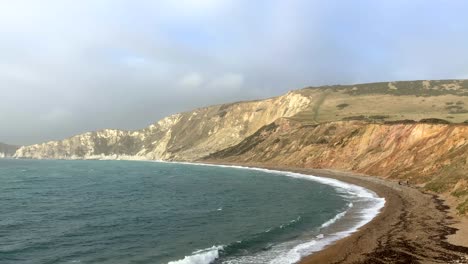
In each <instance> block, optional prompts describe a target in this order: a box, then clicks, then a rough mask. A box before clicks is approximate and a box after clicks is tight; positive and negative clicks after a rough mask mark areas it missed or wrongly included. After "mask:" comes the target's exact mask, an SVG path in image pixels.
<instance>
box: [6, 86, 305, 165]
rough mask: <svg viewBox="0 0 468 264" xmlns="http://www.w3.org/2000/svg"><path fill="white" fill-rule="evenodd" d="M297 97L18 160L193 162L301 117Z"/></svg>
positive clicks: (99, 137) (223, 109)
mask: <svg viewBox="0 0 468 264" xmlns="http://www.w3.org/2000/svg"><path fill="white" fill-rule="evenodd" d="M309 104H310V100H309V99H308V98H307V97H305V96H302V95H301V94H299V93H288V94H286V95H284V96H280V97H275V98H271V99H266V100H261V101H251V102H239V103H233V104H224V105H215V106H210V107H205V108H200V109H196V110H194V111H191V112H185V113H180V114H175V115H172V116H169V117H166V118H164V119H162V120H160V121H159V122H157V123H155V124H153V125H151V126H149V127H147V128H145V129H142V130H137V131H121V130H112V129H105V130H102V131H97V132H88V133H84V134H81V135H77V136H73V137H71V138H68V139H65V140H62V141H51V142H46V143H42V144H36V145H31V146H25V147H22V148H20V149H19V150H18V151H17V152H16V154H15V157H17V158H37V159H41V158H55V159H82V158H84V159H102V158H110V159H117V158H123V159H152V160H158V159H164V160H195V159H198V158H200V157H203V156H206V155H208V154H210V153H213V152H216V151H218V150H221V149H224V148H227V147H229V146H232V145H235V144H237V143H239V142H240V141H241V140H242V139H244V138H245V137H247V136H249V135H251V134H253V133H254V132H255V131H257V130H258V129H259V128H261V127H262V126H264V125H266V124H269V123H271V122H273V121H275V120H277V119H278V118H280V117H284V116H286V117H288V116H293V115H295V114H297V113H299V112H301V111H303V110H304V109H305V108H306V107H308V106H309Z"/></svg>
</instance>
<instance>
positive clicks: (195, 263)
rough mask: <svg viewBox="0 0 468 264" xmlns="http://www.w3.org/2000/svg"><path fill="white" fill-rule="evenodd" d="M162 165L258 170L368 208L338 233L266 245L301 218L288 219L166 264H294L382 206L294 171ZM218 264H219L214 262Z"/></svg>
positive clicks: (355, 190)
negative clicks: (323, 188) (321, 187)
mask: <svg viewBox="0 0 468 264" xmlns="http://www.w3.org/2000/svg"><path fill="white" fill-rule="evenodd" d="M156 162H162V163H178V164H186V165H197V166H213V167H225V168H236V169H245V170H257V171H262V172H267V173H272V174H276V175H284V176H288V177H293V178H300V179H305V180H311V181H315V182H319V183H322V184H327V185H330V186H332V187H334V188H335V189H336V191H337V192H338V193H340V194H341V195H342V196H344V197H347V198H352V200H353V201H354V202H355V203H356V202H365V204H366V205H367V207H365V208H359V211H358V212H356V217H355V218H356V219H354V220H355V221H353V223H352V225H350V226H347V227H346V229H345V230H340V231H337V232H334V233H330V234H326V235H324V234H322V233H320V234H319V235H317V236H315V237H314V238H311V239H308V240H296V241H288V242H284V243H281V244H277V245H272V244H268V241H271V240H270V239H269V238H271V236H274V235H275V233H278V232H281V231H282V230H283V229H286V228H289V227H292V226H294V225H296V224H299V223H300V222H301V220H302V219H301V217H300V216H299V217H298V218H296V219H294V220H291V221H290V222H289V223H287V224H283V225H281V226H279V227H275V228H270V229H268V230H265V231H264V232H262V233H259V234H254V235H253V236H251V237H250V238H248V239H246V240H242V241H237V242H234V243H232V244H230V245H226V246H213V247H211V248H208V249H204V250H200V251H196V252H194V253H193V254H192V255H190V256H186V257H185V258H184V259H181V260H177V261H171V262H169V263H168V264H210V263H214V262H215V261H216V260H217V259H222V260H223V261H222V263H229V264H240V263H243V264H245V263H270V264H293V263H297V262H298V261H299V260H300V259H301V258H303V257H304V256H307V255H310V254H312V253H314V252H317V251H319V250H322V249H323V248H324V247H326V246H327V245H330V244H332V243H334V242H336V241H337V240H340V239H342V238H344V237H346V236H349V235H350V234H352V233H354V232H356V231H357V230H358V229H359V228H360V227H362V226H364V225H365V224H366V223H368V222H370V221H371V220H372V219H373V218H374V217H375V216H377V214H378V213H379V212H380V210H381V209H382V208H383V207H384V205H385V198H380V197H378V196H377V194H375V193H374V192H373V191H370V190H368V189H366V188H363V187H361V186H357V185H354V184H349V183H345V182H342V181H339V180H335V179H331V178H324V177H318V176H313V175H306V174H301V173H295V172H287V171H277V170H269V169H262V168H252V167H243V166H234V165H232V166H231V165H214V164H203V163H189V162H166V161H156ZM353 207H354V204H353V203H352V202H351V203H349V204H348V208H347V209H346V210H344V211H343V212H340V213H338V214H337V215H335V216H334V217H333V218H332V219H330V220H328V221H326V222H325V223H323V224H322V225H321V226H320V230H322V229H327V228H330V227H332V226H333V225H334V224H335V223H337V222H339V220H340V219H342V218H343V217H344V216H345V215H346V214H348V212H349V211H350V210H351V209H353ZM258 245H262V246H261V248H257V250H258V251H257V253H254V254H253V255H248V256H239V257H232V256H235V255H237V254H236V253H239V252H241V251H243V250H244V251H245V250H246V249H252V247H253V248H254V249H255V246H258ZM216 263H218V262H216Z"/></svg>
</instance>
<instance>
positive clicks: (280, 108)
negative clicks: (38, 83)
mask: <svg viewBox="0 0 468 264" xmlns="http://www.w3.org/2000/svg"><path fill="white" fill-rule="evenodd" d="M464 124H468V81H467V80H440V81H407V82H384V83H371V84H359V85H335V86H323V87H308V88H304V89H300V90H296V91H292V92H289V93H287V94H285V95H283V96H279V97H275V98H270V99H265V100H258V101H250V102H238V103H232V104H224V105H215V106H209V107H204V108H200V109H196V110H194V111H190V112H184V113H179V114H175V115H172V116H169V117H167V118H164V119H162V120H160V121H159V122H157V123H154V124H152V125H151V126H149V127H147V128H144V129H141V130H136V131H122V130H115V129H105V130H101V131H97V132H88V133H84V134H81V135H77V136H73V137H71V138H68V139H65V140H61V141H51V142H46V143H41V144H36V145H31V146H24V147H21V148H20V149H18V150H17V151H16V153H15V157H16V158H36V159H46V158H53V159H149V160H180V161H194V160H204V161H207V160H209V161H216V162H235V163H257V164H269V165H288V166H297V167H313V168H335V169H342V170H352V171H356V172H362V173H366V174H369V175H377V176H382V177H389V178H395V179H404V180H407V179H408V180H409V181H410V182H411V184H421V186H426V188H427V189H430V190H433V191H436V192H446V193H451V194H453V195H454V196H456V197H458V199H460V208H459V209H460V212H467V211H468V200H467V197H468V176H467V173H466V171H467V169H468V167H467V164H468V154H467V153H468V147H467V144H468V143H467V138H468V129H467V128H468V127H467V126H466V125H464Z"/></svg>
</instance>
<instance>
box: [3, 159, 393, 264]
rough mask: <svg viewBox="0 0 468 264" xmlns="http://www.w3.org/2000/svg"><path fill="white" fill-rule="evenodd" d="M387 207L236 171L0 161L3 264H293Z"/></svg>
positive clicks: (325, 188)
mask: <svg viewBox="0 0 468 264" xmlns="http://www.w3.org/2000/svg"><path fill="white" fill-rule="evenodd" d="M384 203H385V200H384V199H383V198H379V197H378V196H377V195H376V194H375V193H374V192H372V191H370V190H367V189H364V188H362V187H359V186H356V185H351V184H347V183H344V182H340V181H337V180H334V179H329V178H322V177H315V176H309V175H303V174H299V173H292V172H282V171H273V170H266V169H257V168H246V167H236V166H215V165H207V164H189V163H168V162H142V161H102V160H99V161H98V160H92V161H78V160H75V161H66V160H17V159H0V263H2V264H3V263H5V264H26V263H27V264H36V263H37V264H55V263H57V264H58V263H82V264H85V263H86V264H91V263H100V264H147V263H148V264H159V263H164V264H208V263H255V264H261V263H278V264H288V263H296V262H298V261H299V260H300V259H301V258H302V257H304V256H306V255H309V254H312V253H314V252H316V251H319V250H321V249H323V248H324V247H326V246H327V245H330V244H331V243H333V242H335V241H337V240H339V239H341V238H343V237H345V236H348V235H350V234H351V233H353V232H355V231H356V230H357V229H358V228H359V227H361V226H363V225H364V224H366V223H367V222H369V221H370V220H371V219H372V218H373V217H375V216H376V215H377V214H378V212H379V210H381V208H382V207H383V205H384Z"/></svg>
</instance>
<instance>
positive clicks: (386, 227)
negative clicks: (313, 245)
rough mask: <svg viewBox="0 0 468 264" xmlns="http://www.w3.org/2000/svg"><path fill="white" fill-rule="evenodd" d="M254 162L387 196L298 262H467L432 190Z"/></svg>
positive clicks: (467, 255)
mask: <svg viewBox="0 0 468 264" xmlns="http://www.w3.org/2000/svg"><path fill="white" fill-rule="evenodd" d="M252 166H255V167H260V168H265V169H275V170H282V171H290V172H297V173H302V174H307V175H314V176H319V177H327V178H332V179H336V180H340V181H343V182H346V183H350V184H355V185H358V186H361V187H364V188H366V189H369V190H371V191H374V192H375V193H376V194H377V195H378V196H379V197H382V198H385V200H386V203H385V206H384V207H383V208H382V209H381V211H380V213H379V214H378V215H376V216H375V217H374V218H373V219H372V220H371V221H369V222H368V223H366V224H365V225H364V226H362V227H361V228H359V230H357V231H356V232H354V233H352V234H350V235H349V236H347V237H344V238H342V239H340V240H338V241H336V242H335V243H332V244H330V245H328V246H327V247H325V248H324V249H322V250H320V251H318V252H315V253H313V254H311V255H309V256H306V257H304V258H302V259H301V261H300V262H299V263H300V264H312V263H468V247H463V246H457V245H453V244H450V243H449V242H448V241H449V240H448V239H447V237H448V236H450V235H453V234H455V232H456V231H457V230H456V228H454V227H452V225H453V224H454V218H453V216H451V215H450V212H449V211H448V210H449V207H448V206H447V205H445V204H444V200H442V199H441V198H440V197H438V196H436V195H434V194H429V193H423V192H421V191H420V190H419V189H416V188H414V187H411V186H405V185H399V184H398V182H393V181H389V180H384V179H381V178H378V177H374V176H367V175H362V174H357V173H353V172H344V171H338V170H330V169H307V168H294V167H285V166H262V165H259V164H257V165H252ZM464 231H466V230H464ZM467 239H468V238H467ZM463 242H464V243H466V241H463Z"/></svg>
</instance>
